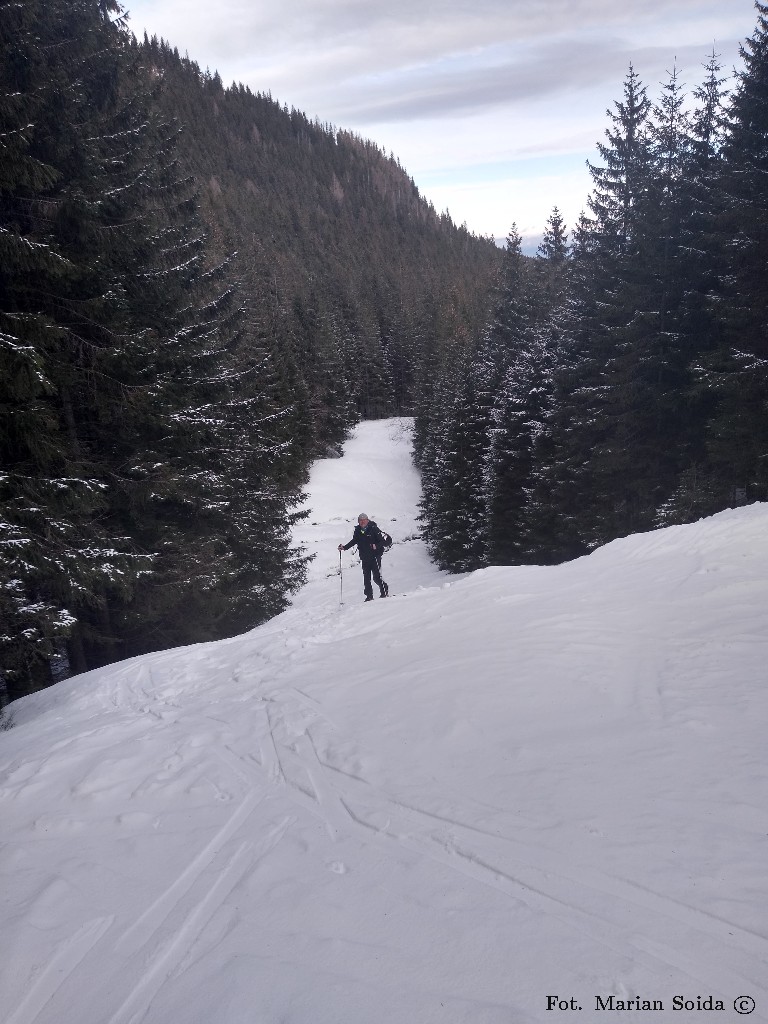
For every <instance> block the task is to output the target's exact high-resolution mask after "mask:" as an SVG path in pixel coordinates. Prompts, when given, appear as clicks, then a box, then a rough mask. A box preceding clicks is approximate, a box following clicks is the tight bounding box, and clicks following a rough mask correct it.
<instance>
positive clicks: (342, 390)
mask: <svg viewBox="0 0 768 1024" xmlns="http://www.w3.org/2000/svg"><path fill="white" fill-rule="evenodd" d="M0 147H2V155H3V159H2V161H0V257H2V258H1V259H0V457H1V458H2V471H1V472H0V621H1V622H2V626H1V627H0V680H1V681H2V684H3V689H2V694H0V703H2V702H4V701H5V700H6V699H7V698H10V699H13V698H15V697H17V696H19V695H21V694H23V693H25V692H28V691H29V690H31V689H35V688H37V687H39V686H44V685H48V684H49V683H51V682H52V681H55V680H56V679H57V678H60V677H61V676H63V675H67V674H69V673H70V672H71V671H72V670H75V671H79V670H83V669H86V668H91V667H94V666H97V665H101V664H104V663H106V662H109V661H112V660H115V659H116V658H121V657H126V656H129V655H133V654H138V653H141V652H144V651H148V650H153V649H158V648H163V647H168V646H171V645H174V644H182V643H189V642H193V641H198V640H204V639H214V638H218V637H222V636H227V635H232V634H233V633H235V632H238V631H241V630H243V629H247V628H249V627H252V626H254V625H256V624H257V623H259V622H261V621H263V620H264V619H266V618H268V617H269V616H271V615H274V614H275V613H276V612H278V611H280V610H281V609H282V608H283V607H285V604H286V601H287V598H288V595H289V594H290V593H291V591H292V590H293V589H294V588H295V587H297V586H298V585H299V584H300V583H301V581H302V578H303V569H304V560H303V557H302V555H301V552H298V551H295V550H293V549H292V547H291V540H290V538H291V526H292V524H293V522H294V521H295V517H296V513H295V508H296V506H297V503H298V500H299V498H300V493H299V488H300V486H301V484H302V482H303V480H304V478H305V475H306V471H307V467H308V464H309V462H310V460H311V459H312V458H313V457H314V456H315V455H317V454H326V453H327V452H329V451H335V450H336V449H337V448H338V446H339V444H340V442H341V441H343V440H344V438H345V436H346V433H347V431H348V429H349V427H350V425H351V424H353V423H354V422H356V420H357V419H358V418H359V417H360V416H371V415H383V414H389V413H391V412H394V411H402V410H405V409H407V408H408V406H409V405H410V404H411V403H412V402H413V396H414V389H415V386H416V385H415V382H416V380H417V379H423V373H422V363H423V359H422V355H421V353H420V352H419V351H418V349H417V348H416V346H415V344H414V339H415V337H416V336H417V328H416V324H417V322H421V323H426V320H425V319H424V317H423V304H424V303H423V296H424V295H425V293H426V292H428V291H431V295H432V300H433V302H434V304H435V311H436V312H435V315H434V317H433V319H432V321H431V323H430V325H429V330H430V331H431V344H432V347H433V350H436V349H438V348H439V347H440V344H441V342H442V339H444V338H445V337H447V334H448V331H447V329H445V327H444V325H445V324H446V323H447V322H448V317H447V316H446V315H444V314H443V313H442V312H441V306H445V307H446V308H448V307H451V308H454V307H455V295H456V294H459V295H460V296H461V301H460V306H459V308H460V311H461V312H460V315H461V318H462V319H463V322H464V323H465V324H466V325H470V324H472V323H473V322H477V323H479V322H480V321H481V319H482V317H483V315H484V311H483V310H484V307H483V301H484V300H483V297H482V295H481V291H482V289H480V290H478V287H477V282H478V281H480V282H482V281H484V280H487V279H488V278H489V275H490V273H491V272H492V270H493V267H494V265H495V261H496V260H497V251H496V249H495V247H494V246H493V244H492V243H491V242H490V241H488V240H484V239H476V238H473V237H472V236H470V235H469V234H468V233H467V232H466V231H464V230H463V229H457V228H455V226H454V225H453V224H452V223H451V222H450V219H449V218H447V217H445V216H438V215H437V214H435V212H434V210H432V209H431V208H430V207H429V205H428V204H427V203H425V202H424V200H423V199H421V197H420V196H419V194H418V190H417V189H416V187H415V185H414V184H413V182H412V181H410V180H409V179H408V178H407V176H406V175H405V174H404V172H403V171H402V168H400V167H399V165H398V164H397V163H396V161H394V160H392V159H389V158H386V157H385V156H384V154H382V153H381V152H380V151H379V150H378V149H377V148H376V147H375V146H373V145H372V144H370V143H367V142H365V141H363V140H361V139H359V138H357V137H354V136H351V135H349V134H348V133H343V132H337V131H336V130H335V129H333V128H331V127H330V126H323V125H319V124H317V123H311V122H309V121H308V120H307V118H306V117H305V116H304V115H303V114H301V113H299V112H298V111H288V110H286V109H284V108H282V107H280V106H279V105H278V104H276V103H275V102H274V101H273V100H272V99H271V98H270V97H266V96H254V95H252V94H251V93H250V92H249V91H248V90H247V89H244V88H243V87H242V86H232V87H231V88H229V89H224V87H223V85H222V82H221V79H220V78H219V76H218V75H216V74H214V75H211V74H210V73H208V72H205V73H202V72H200V70H199V68H198V67H197V66H196V65H195V64H194V63H192V62H191V61H189V60H188V59H186V58H184V59H182V58H180V57H179V55H178V53H177V52H176V51H174V50H172V49H171V48H170V47H168V46H167V45H166V44H165V43H162V42H158V41H157V40H152V41H150V40H145V41H144V42H143V43H141V44H139V43H138V42H137V41H136V40H135V39H134V38H133V37H132V36H131V35H130V33H129V31H128V28H127V20H126V17H125V15H124V12H123V9H122V7H121V5H120V4H118V3H117V2H116V0H66V2H65V0H47V2H46V3H43V2H42V0H25V2H24V3H21V4H10V3H0ZM395 254H396V256H397V258H395ZM452 326H455V324H452ZM467 329H469V327H467ZM441 331H442V334H440V332H441Z"/></svg>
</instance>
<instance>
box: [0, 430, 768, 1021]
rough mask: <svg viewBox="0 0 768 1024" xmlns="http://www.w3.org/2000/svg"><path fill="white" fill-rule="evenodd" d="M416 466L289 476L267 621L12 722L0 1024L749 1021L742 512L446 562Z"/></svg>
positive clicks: (751, 522) (749, 744)
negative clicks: (356, 544) (481, 567)
mask: <svg viewBox="0 0 768 1024" xmlns="http://www.w3.org/2000/svg"><path fill="white" fill-rule="evenodd" d="M408 457H409V445H408V434H407V423H405V424H404V423H402V422H398V421H384V422H379V423H373V424H364V425H362V426H361V427H360V428H358V431H357V433H356V435H355V437H354V438H353V440H352V441H350V442H349V443H348V445H347V446H346V449H345V455H344V458H342V459H340V460H328V461H327V462H324V463H321V464H319V465H318V466H317V467H316V468H315V472H314V473H313V476H312V479H311V481H310V486H309V498H308V504H309V506H310V507H311V508H312V514H311V516H310V517H309V519H308V521H307V523H306V524H305V526H303V527H302V531H303V532H302V534H301V538H300V539H302V540H303V541H304V542H305V543H306V544H307V545H308V547H309V548H310V549H311V550H313V551H315V552H317V555H318V557H317V558H316V560H315V562H314V563H313V568H312V578H311V580H310V582H309V584H308V585H307V587H306V588H305V590H304V591H303V592H302V593H301V594H300V595H298V596H297V598H296V601H295V602H294V605H293V607H291V608H290V609H289V610H288V611H286V612H285V613H284V614H283V615H281V616H279V617H277V618H276V619H274V620H272V621H271V622H269V623H267V624H266V625H265V626H262V627H260V628H258V629H255V630H253V631H252V632H250V633H248V634H246V635H244V636H242V637H238V638H236V639H233V640H229V641H223V642H220V643H215V644H200V645H197V646H194V647H189V648H185V649H180V650H174V651H166V652H163V653H159V654H154V655H150V656H146V657H142V658H137V659H134V660H132V661H128V662H124V663H122V664H119V665H115V666H111V667H109V668H107V669H103V670H99V671H96V672H92V673H89V674H87V675H83V676H80V677H77V678H75V679H72V680H69V681H67V682H66V683H63V684H60V685H58V686H57V687H55V688H54V689H52V690H49V691H46V692H44V693H40V694H36V695H33V696H32V697H29V698H25V699H24V700H22V701H19V702H17V703H16V704H15V705H14V706H13V708H14V711H15V719H16V723H17V724H16V727H15V728H13V729H12V730H10V731H9V732H7V733H5V734H2V735H0V816H1V820H2V847H1V848H0V877H2V882H3V893H4V899H3V911H2V920H1V921H0V935H2V945H3V951H2V954H1V955H0V964H2V967H3V968H4V972H5V973H4V978H3V981H2V990H1V994H0V1005H1V1006H3V1008H4V1018H5V1020H6V1021H7V1024H33V1022H34V1024H84V1022H85V1024H89V1022H93V1024H137V1022H139V1021H145V1022H147V1024H167V1022H174V1024H198V1022H199V1024H272V1022H275V1024H276V1022H278V1021H279V1022H292V1024H353V1022H354V1024H385V1022H386V1024H429V1022H432V1021H434V1022H449V1024H457V1022H462V1024H464V1022H466V1024H469V1022H472V1024H510V1022H512V1021H523V1022H527V1021H532V1022H537V1021H548V1020H552V1019H553V1018H554V1017H557V1016H558V1014H559V1015H560V1016H562V1013H563V1012H566V1011H565V1010H564V1009H563V1010H562V1012H561V1011H560V1010H559V1009H557V1007H558V1005H559V1004H561V1003H562V1004H563V1007H565V1006H568V1008H569V1009H568V1011H567V1012H571V1010H572V1009H576V1008H577V1007H579V1006H580V1007H582V1010H583V1012H581V1013H580V1014H579V1018H578V1019H579V1020H580V1022H581V1024H588V1022H589V1021H593V1020H596V1019H597V1020H600V1019H601V1017H602V1016H605V1015H606V1013H607V1014H608V1016H609V1017H610V1018H611V1019H616V1018H615V1016H614V1014H615V1013H617V1012H619V1011H621V1012H620V1016H621V1019H622V1020H639V1019H641V1017H642V1018H643V1019H645V1017H644V1014H645V1013H646V1012H647V1011H648V1010H649V1009H651V1008H652V1007H651V1004H652V1003H654V1002H656V1003H659V1004H661V1007H663V1010H664V1011H665V1012H664V1013H661V1012H657V1014H656V1018H655V1019H657V1020H669V1019H672V1020H675V1021H681V1022H682V1021H694V1020H696V1021H700V1020H701V1019H702V1013H704V1014H705V1018H704V1019H709V1017H708V1016H706V1014H707V1013H708V1011H707V1008H706V1006H705V1005H704V1004H705V1002H706V1000H707V999H709V1000H711V1005H712V1006H716V1005H717V1004H718V1001H719V1002H720V1003H722V1004H723V1008H724V1012H721V1013H720V1014H719V1016H718V1017H717V1018H716V1019H723V1020H725V1019H731V1020H733V1019H734V1013H735V1012H736V1011H735V1010H734V1004H735V1002H736V1001H737V1000H739V999H744V998H751V999H754V1000H755V1007H756V1008H755V1011H754V1012H753V1013H752V1014H751V1015H750V1016H749V1018H748V1019H749V1020H750V1021H751V1022H755V1021H766V1020H768V986H767V985H766V977H768V973H767V972H766V960H767V959H768V937H767V936H768V924H767V922H768V899H767V898H766V896H767V893H766V889H767V888H768V887H767V886H766V836H767V835H768V801H767V800H766V796H767V793H766V790H767V788H768V787H766V761H765V748H766V739H765V736H766V725H767V724H768V686H766V681H767V675H768V674H767V673H766V661H767V660H768V508H766V507H765V506H759V505H755V506H751V507H749V508H743V509H739V510H735V511H730V512H725V513H723V514H721V515H719V516H715V517H714V518H712V519H709V520H704V521H701V522H699V523H696V524H694V525H691V526H685V527H676V528H671V529H666V530H662V531H658V532H656V533H651V534H647V535H642V536H636V537H629V538H626V539H624V540H621V541H616V542H614V543H613V544H610V545H608V546H607V547H605V548H603V549H601V550H599V551H596V552H595V553H594V554H593V555H591V556H589V557H587V558H583V559H580V560H578V561H575V562H572V563H569V564H567V565H562V566H557V567H523V568H494V569H488V570H485V571H481V572H477V573H474V574H472V575H469V576H467V577H464V578H460V579H459V578H456V577H445V576H443V575H441V574H440V573H438V572H436V570H434V568H433V567H431V566H430V565H429V562H428V560H427V559H426V556H425V553H424V550H423V547H422V545H421V543H420V542H419V541H418V540H417V539H416V529H415V504H416V500H417V497H418V481H417V479H416V477H415V474H414V473H413V470H412V468H411V467H410V463H409V459H408ZM366 481H368V482H367V483H366ZM360 511H365V512H367V513H368V514H369V515H370V516H371V517H372V518H374V519H376V520H377V521H378V522H379V523H380V525H381V526H383V527H384V528H385V529H388V530H389V532H391V533H392V534H393V536H394V537H395V542H396V543H395V547H394V549H393V552H392V553H391V557H390V558H389V559H388V560H387V561H386V562H385V566H384V575H385V577H386V578H387V580H388V582H389V585H390V590H391V593H392V595H393V596H392V597H390V598H389V599H387V600H386V601H381V600H377V601H375V602H374V603H373V604H369V605H363V604H362V603H360V602H361V601H362V592H361V591H362V585H361V574H360V572H359V569H358V568H357V567H356V565H355V563H354V560H353V558H352V556H351V554H350V555H349V556H347V555H345V556H344V561H343V564H342V568H343V577H341V578H340V577H339V573H338V570H339V559H338V553H337V551H336V550H335V548H336V544H337V543H338V542H339V541H346V540H348V539H349V537H350V536H351V530H352V524H353V523H354V521H355V519H356V517H357V514H358V513H359V512H360ZM340 584H343V598H344V604H343V606H340V603H339V599H340V596H341V587H340ZM675 997H678V999H679V1000H682V1002H681V1003H680V1004H679V1005H680V1007H681V1008H678V1005H677V1004H676V1003H674V1000H675ZM697 1000H698V1002H697ZM645 1003H647V1004H648V1005H647V1006H646V1005H644V1004H645ZM744 1005H746V1004H742V1007H743V1006H744ZM656 1009H659V1007H656ZM566 1015H567V1014H566ZM713 1016H714V1014H713Z"/></svg>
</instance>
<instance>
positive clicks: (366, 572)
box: [361, 558, 384, 597]
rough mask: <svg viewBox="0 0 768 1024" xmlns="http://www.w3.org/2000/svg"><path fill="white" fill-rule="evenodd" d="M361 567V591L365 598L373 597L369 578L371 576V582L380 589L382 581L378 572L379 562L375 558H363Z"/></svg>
mask: <svg viewBox="0 0 768 1024" xmlns="http://www.w3.org/2000/svg"><path fill="white" fill-rule="evenodd" d="M361 562H362V565H363V589H364V591H365V596H366V597H373V587H372V586H371V576H373V582H374V583H375V584H376V586H377V587H378V588H379V590H381V589H382V585H383V582H384V581H383V580H382V578H381V572H380V571H379V562H378V561H377V560H376V559H375V558H363V559H361Z"/></svg>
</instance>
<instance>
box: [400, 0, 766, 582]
mask: <svg viewBox="0 0 768 1024" xmlns="http://www.w3.org/2000/svg"><path fill="white" fill-rule="evenodd" d="M755 7H756V10H757V15H758V19H757V27H756V29H755V32H754V34H753V36H752V37H751V38H750V39H749V40H748V41H747V42H746V43H745V44H744V46H743V47H742V51H741V55H742V57H743V61H744V66H743V70H742V71H741V72H739V73H738V74H737V75H736V78H735V81H734V82H733V83H729V80H728V79H727V78H726V77H725V76H724V75H723V73H722V67H721V65H720V62H719V60H718V57H717V55H716V54H715V53H714V52H713V53H712V55H711V56H710V58H709V60H708V61H707V62H706V64H705V65H704V72H703V75H702V79H703V80H702V82H701V84H700V85H698V86H697V87H695V88H694V90H693V92H692V94H691V95H687V94H686V90H685V87H684V85H683V83H682V82H681V81H680V77H679V74H678V72H677V71H676V70H673V71H672V72H671V73H670V75H669V79H668V81H667V82H666V83H664V85H663V87H662V89H661V94H660V96H659V97H658V99H656V100H652V99H651V98H649V96H648V92H647V90H646V87H645V86H644V85H643V83H642V82H641V81H640V79H639V77H638V76H637V74H636V73H635V71H634V69H633V68H632V67H630V69H629V72H628V75H627V77H626V79H625V81H624V87H623V96H622V98H621V100H619V101H618V102H616V103H615V104H614V106H613V108H612V109H611V110H609V111H608V118H609V121H608V127H607V130H606V132H605V139H604V141H603V142H602V144H600V145H599V147H598V149H599V156H600V159H599V160H598V161H596V163H595V165H590V171H591V175H592V179H593V191H592V193H591V196H590V198H589V200H588V208H589V213H583V214H582V215H581V217H580V219H579V221H578V223H577V224H576V225H575V227H574V229H573V231H572V234H571V235H570V240H569V234H568V231H567V229H566V225H565V224H564V223H563V219H562V217H561V215H560V213H559V211H558V209H557V208H556V207H555V208H554V210H553V213H552V215H551V217H550V220H549V223H548V225H547V231H546V234H545V236H544V240H543V242H542V244H541V246H540V247H539V251H538V253H537V255H536V257H535V258H533V259H528V258H526V257H524V256H522V255H521V251H520V238H519V236H518V234H517V231H516V229H515V228H514V227H513V229H512V231H511V232H510V235H509V237H508V239H507V245H506V249H505V253H504V265H503V271H502V279H501V282H500V285H499V287H498V289H497V293H496V296H495V310H494V312H493V314H492V316H491V317H490V318H489V322H488V324H487V325H486V327H485V329H484V330H483V331H482V332H481V334H480V335H479V337H478V340H477V342H476V344H475V345H473V346H470V348H468V349H466V350H464V352H463V355H462V358H457V359H456V360H455V361H454V363H453V364H452V365H449V366H446V367H445V368H444V370H443V372H442V373H441V374H439V375H437V376H436V378H435V380H434V383H433V386H432V389H431V393H430V394H429V396H428V400H427V401H425V402H424V403H423V404H422V405H421V406H420V408H419V410H418V413H417V422H416V428H417V429H416V458H417V463H418V465H419V467H420V469H421V473H422V479H423V485H424V497H423V503H422V521H423V533H424V536H425V538H426V540H427V542H428V545H429V548H430V551H431V553H432V556H433V557H434V559H435V560H436V561H437V563H438V564H439V565H440V566H441V567H443V568H447V569H450V570H452V571H468V570H472V569H475V568H478V567H481V566H485V565H499V564H504V565H510V564H525V563H529V564H530V563H541V564H552V563H556V562H560V561H563V560H565V559H569V558H573V557H576V556H579V555H582V554H585V553H587V552H589V551H591V550H593V549H594V548H595V547H597V546H598V545H601V544H605V543H607V542H608V541H611V540H613V539H615V538H617V537H620V536H624V535H627V534H629V533H634V532H639V531H647V530H652V529H655V528H658V527H662V526H667V525H672V524H678V523H686V522H691V521H693V520H695V519H697V518H700V517H702V516H705V515H710V514H713V513H716V512H718V511H721V510H723V509H725V508H728V507H731V506H734V505H742V504H746V503H749V502H753V501H757V500H766V499H768V6H766V4H764V3H760V2H758V3H756V4H755ZM729 85H730V86H731V87H730V88H728V86H729Z"/></svg>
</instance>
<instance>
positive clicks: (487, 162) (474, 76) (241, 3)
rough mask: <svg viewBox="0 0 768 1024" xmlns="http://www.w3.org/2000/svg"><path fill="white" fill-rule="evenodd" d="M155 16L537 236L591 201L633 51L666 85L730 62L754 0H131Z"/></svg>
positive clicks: (427, 190)
mask: <svg viewBox="0 0 768 1024" xmlns="http://www.w3.org/2000/svg"><path fill="white" fill-rule="evenodd" d="M125 5H126V7H127V9H128V11H129V14H130V24H131V27H132V29H133V31H134V32H135V33H136V35H138V36H141V35H142V34H143V32H144V31H145V30H146V31H147V32H149V33H150V34H156V35H158V36H162V37H163V38H165V39H167V40H168V41H169V42H170V43H171V44H173V45H174V46H177V47H178V49H179V51H180V52H181V53H184V52H187V53H188V54H189V56H190V57H191V58H192V59H193V60H195V61H197V63H198V64H199V65H200V66H201V67H202V68H206V67H208V68H209V69H210V70H211V71H212V72H213V71H218V72H219V74H220V75H221V77H222V79H223V80H224V83H225V85H228V84H229V83H230V82H232V81H238V82H243V83H245V84H246V85H248V86H250V88H251V89H252V90H253V91H254V92H271V94H272V96H273V97H274V98H275V99H277V100H279V101H280V102H281V103H287V104H288V106H289V107H296V108H298V109H299V110H302V111H304V112H305V113H306V114H308V115H309V116H310V117H315V116H317V117H319V118H320V120H321V121H323V122H331V123H332V124H335V125H337V126H339V127H342V128H347V129H351V130H353V131H356V132H358V133H359V134H361V135H362V136H364V137H365V138H368V139H372V140H373V141H375V142H377V143H378V144H379V145H380V146H381V147H382V148H383V149H385V150H386V151H387V152H390V151H391V152H393V153H394V154H395V156H396V157H397V158H398V159H399V160H400V162H401V164H402V165H403V167H404V168H405V169H406V171H407V172H408V173H409V174H410V175H411V176H412V177H413V179H414V180H415V182H416V184H417V185H418V187H419V189H420V191H421V192H422V194H423V195H424V196H426V197H427V198H428V199H429V200H431V201H432V203H434V205H435V207H436V208H437V209H438V210H445V209H448V210H449V211H450V214H451V216H452V218H453V220H454V221H455V222H456V223H458V224H461V223H463V222H466V224H467V226H468V227H469V229H470V230H471V231H473V232H475V233H476V234H481V235H492V236H493V237H495V238H503V237H504V236H505V235H506V234H507V232H508V230H509V228H510V226H511V224H512V223H513V222H515V223H516V224H517V227H518V230H520V232H521V234H522V235H523V237H524V239H527V240H528V244H529V247H531V246H535V240H536V238H537V237H538V236H540V235H541V232H542V230H543V226H544V223H545V221H546V219H547V217H548V215H549V212H550V210H551V209H552V207H553V206H554V205H557V206H558V207H559V208H560V210H561V212H562V213H563V215H564V216H565V218H566V222H567V223H568V225H569V226H570V225H572V224H573V223H574V221H575V219H576V217H577V216H578V214H579V211H580V210H581V209H583V208H584V207H585V203H586V198H587V195H588V193H589V189H590V178H589V175H588V172H587V170H586V167H585V161H586V160H587V159H589V158H591V159H594V158H595V148H594V147H595V143H596V142H597V141H599V140H601V139H602V137H603V132H604V131H605V128H606V125H607V119H606V109H607V108H608V107H612V106H613V103H614V102H615V101H616V100H619V99H621V96H622V83H623V80H624V77H625V75H626V72H627V69H628V67H629V64H630V62H631V63H632V64H633V65H634V67H635V70H636V71H637V72H638V74H639V75H640V77H641V79H642V81H643V82H644V83H645V84H646V86H647V87H648V91H649V94H650V95H651V97H652V98H656V96H657V95H658V93H659V88H660V84H661V83H662V82H664V81H665V80H666V78H667V72H668V71H669V70H671V69H672V67H673V66H674V65H676V66H677V68H678V69H679V71H680V73H681V79H682V81H683V82H685V83H686V85H687V87H688V88H689V89H693V88H695V87H696V85H698V84H699V83H700V81H701V80H702V78H703V75H704V72H703V70H702V65H703V64H704V63H705V62H706V60H707V58H708V56H709V54H711V52H712V49H713V47H714V49H715V52H716V53H718V54H719V55H720V56H721V59H722V61H723V64H724V71H731V70H732V69H733V68H734V66H739V65H740V61H739V55H738V47H739V43H740V42H742V41H743V40H744V39H745V38H747V37H749V36H751V35H752V33H753V31H754V28H755V25H756V23H757V14H756V11H755V9H754V6H753V3H752V0H386V2H382V0H375V2H374V0H282V3H280V4H277V3H275V2H274V0H216V2H213V3H212V2H211V0H125Z"/></svg>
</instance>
